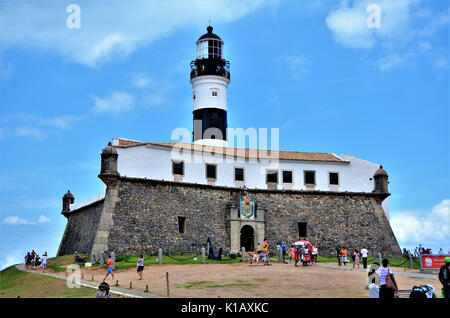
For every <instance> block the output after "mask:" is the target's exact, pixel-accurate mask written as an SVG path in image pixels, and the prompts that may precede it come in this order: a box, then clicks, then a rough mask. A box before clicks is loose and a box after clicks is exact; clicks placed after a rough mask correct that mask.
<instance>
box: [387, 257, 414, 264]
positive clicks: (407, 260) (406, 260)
mask: <svg viewBox="0 0 450 318" xmlns="http://www.w3.org/2000/svg"><path fill="white" fill-rule="evenodd" d="M406 262H409V259H408V258H406V259H405V260H404V261H403V262H402V263H401V264H398V265H397V264H392V263H391V262H389V264H390V265H392V266H402V265H403V264H405V263H406Z"/></svg>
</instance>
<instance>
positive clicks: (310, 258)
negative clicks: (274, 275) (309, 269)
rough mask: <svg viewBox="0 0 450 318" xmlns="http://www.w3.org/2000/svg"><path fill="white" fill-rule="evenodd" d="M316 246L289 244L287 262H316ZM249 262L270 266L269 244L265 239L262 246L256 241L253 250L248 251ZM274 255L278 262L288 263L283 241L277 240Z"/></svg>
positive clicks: (286, 250)
mask: <svg viewBox="0 0 450 318" xmlns="http://www.w3.org/2000/svg"><path fill="white" fill-rule="evenodd" d="M318 251H319V250H318V248H317V247H315V246H313V245H294V244H291V249H290V258H289V263H291V262H292V261H294V265H295V266H297V263H298V262H300V261H301V262H302V264H303V266H307V265H308V264H310V263H311V264H316V263H317V255H318V253H319V252H318ZM249 255H250V264H255V265H258V264H260V263H262V264H264V265H266V266H270V265H271V264H270V257H269V244H268V242H267V240H266V239H265V240H264V244H263V246H261V244H260V243H258V246H257V248H256V251H255V252H253V253H252V252H250V253H249ZM275 255H276V258H277V260H278V261H279V262H282V263H285V264H288V262H287V255H288V248H287V246H286V243H285V242H278V243H277V245H276V249H275Z"/></svg>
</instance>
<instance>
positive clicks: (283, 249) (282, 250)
mask: <svg viewBox="0 0 450 318" xmlns="http://www.w3.org/2000/svg"><path fill="white" fill-rule="evenodd" d="M281 253H282V259H283V263H286V244H284V242H283V244H282V245H281Z"/></svg>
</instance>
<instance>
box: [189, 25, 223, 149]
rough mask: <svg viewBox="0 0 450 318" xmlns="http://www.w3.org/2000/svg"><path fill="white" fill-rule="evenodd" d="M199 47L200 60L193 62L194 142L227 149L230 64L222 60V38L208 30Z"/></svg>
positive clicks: (209, 27) (198, 58)
mask: <svg viewBox="0 0 450 318" xmlns="http://www.w3.org/2000/svg"><path fill="white" fill-rule="evenodd" d="M206 30H207V33H205V34H203V35H202V36H201V37H200V38H199V39H198V41H197V42H196V44H197V58H196V59H195V60H194V61H192V62H191V84H192V90H193V101H194V111H193V118H194V130H193V133H192V137H193V142H194V143H195V144H200V145H208V146H219V147H226V146H227V145H228V142H227V90H228V84H230V63H229V62H228V61H226V60H225V59H224V58H223V55H222V54H223V45H224V42H223V41H222V39H221V38H220V37H219V36H218V35H217V34H214V33H213V27H212V26H208V27H207V28H206Z"/></svg>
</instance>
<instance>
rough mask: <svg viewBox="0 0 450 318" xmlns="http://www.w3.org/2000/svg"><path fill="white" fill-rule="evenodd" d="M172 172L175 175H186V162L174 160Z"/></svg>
mask: <svg viewBox="0 0 450 318" xmlns="http://www.w3.org/2000/svg"><path fill="white" fill-rule="evenodd" d="M172 174H174V175H181V176H183V175H184V162H183V161H172Z"/></svg>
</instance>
